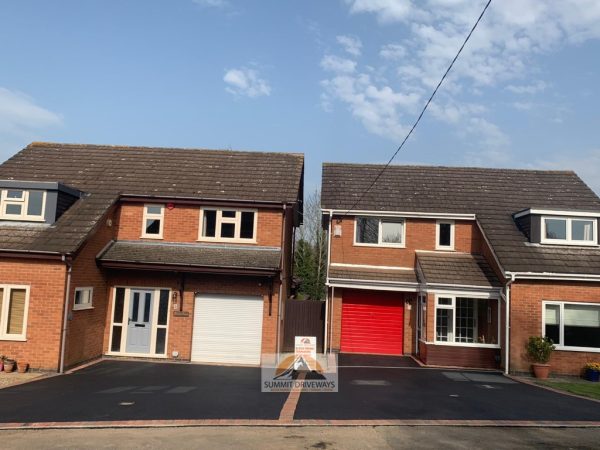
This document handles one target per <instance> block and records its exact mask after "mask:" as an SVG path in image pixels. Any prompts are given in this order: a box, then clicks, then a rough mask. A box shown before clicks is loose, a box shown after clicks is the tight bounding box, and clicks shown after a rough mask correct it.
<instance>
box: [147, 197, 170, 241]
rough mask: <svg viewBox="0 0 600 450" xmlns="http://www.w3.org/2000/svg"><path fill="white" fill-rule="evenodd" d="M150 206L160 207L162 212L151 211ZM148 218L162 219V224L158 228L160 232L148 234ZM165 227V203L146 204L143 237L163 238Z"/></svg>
mask: <svg viewBox="0 0 600 450" xmlns="http://www.w3.org/2000/svg"><path fill="white" fill-rule="evenodd" d="M148 208H160V214H156V213H149V212H148ZM148 219H158V220H160V226H159V230H158V234H148V233H146V221H147V220H148ZM164 228H165V205H162V204H157V203H148V204H145V205H144V216H143V218H142V237H143V238H146V239H162V238H163V230H164Z"/></svg>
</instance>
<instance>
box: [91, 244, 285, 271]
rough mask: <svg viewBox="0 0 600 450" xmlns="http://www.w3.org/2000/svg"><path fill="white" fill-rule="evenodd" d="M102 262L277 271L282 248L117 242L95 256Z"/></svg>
mask: <svg viewBox="0 0 600 450" xmlns="http://www.w3.org/2000/svg"><path fill="white" fill-rule="evenodd" d="M98 260H99V261H100V262H101V263H103V262H104V263H106V262H127V263H136V264H152V265H173V266H190V267H213V268H217V267H218V268H244V269H265V270H278V268H279V265H280V260H281V251H280V249H278V248H271V247H250V246H241V245H240V246H233V245H232V246H221V245H203V244H179V243H163V242H160V243H158V242H156V243H155V242H145V241H116V242H113V243H112V244H111V245H110V246H109V247H108V248H107V249H106V250H104V251H103V252H102V253H101V254H100V255H98Z"/></svg>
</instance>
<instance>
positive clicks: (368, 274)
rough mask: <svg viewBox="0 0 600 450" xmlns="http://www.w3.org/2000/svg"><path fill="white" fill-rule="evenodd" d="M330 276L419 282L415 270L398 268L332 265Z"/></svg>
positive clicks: (341, 278)
mask: <svg viewBox="0 0 600 450" xmlns="http://www.w3.org/2000/svg"><path fill="white" fill-rule="evenodd" d="M329 278H335V279H340V280H365V281H388V282H396V283H417V276H416V274H415V271H414V270H412V269H410V270H402V269H400V270H398V269H392V270H389V269H370V268H369V269H367V268H362V267H361V268H357V267H347V266H333V265H332V266H331V267H330V268H329Z"/></svg>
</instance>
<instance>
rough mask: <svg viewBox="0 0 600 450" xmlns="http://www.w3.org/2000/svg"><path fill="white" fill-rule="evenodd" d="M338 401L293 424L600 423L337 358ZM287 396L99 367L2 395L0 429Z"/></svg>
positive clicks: (215, 415)
mask: <svg viewBox="0 0 600 450" xmlns="http://www.w3.org/2000/svg"><path fill="white" fill-rule="evenodd" d="M340 365H341V366H342V367H340V368H339V392H338V393H307V392H304V393H302V394H301V395H300V398H299V401H298V404H297V406H296V409H295V414H294V419H296V420H297V419H354V420H360V419H371V420H376V419H383V420H387V419H399V420H402V419H405V420H406V419H409V420H410V419H417V420H437V419H449V420H534V421H538V420H553V421H554V420H556V421H600V404H598V403H596V402H593V401H588V400H583V399H578V398H574V397H569V396H565V395H561V394H557V393H554V392H550V391H547V390H544V389H540V388H537V387H534V386H529V385H525V384H521V383H517V382H514V381H512V380H510V379H508V378H505V377H503V376H502V375H501V374H498V373H490V372H472V371H453V370H442V369H426V368H421V367H418V366H417V365H416V364H414V362H413V361H412V360H410V359H407V360H404V359H402V360H401V359H397V360H392V359H388V358H385V357H384V358H381V357H376V358H373V359H370V358H368V357H366V358H365V357H342V358H340ZM287 398H288V394H287V393H281V394H275V393H261V391H260V369H259V368H249V367H219V366H203V365H195V364H168V363H151V362H132V361H114V360H108V361H102V362H100V363H98V364H95V365H93V366H90V367H87V368H85V369H82V370H80V371H77V372H75V373H73V374H69V375H63V376H56V377H52V378H47V379H42V380H39V381H34V382H32V383H29V384H24V385H20V386H14V387H10V388H6V389H0V423H9V422H11V423H15V422H17V423H20V422H81V421H123V420H152V419H156V420H160V419H162V420H177V419H180V420H185V419H190V420H199V419H263V420H265V419H267V420H268V419H270V420H277V419H278V418H279V416H280V413H281V411H282V408H283V405H284V403H285V401H286V399H287Z"/></svg>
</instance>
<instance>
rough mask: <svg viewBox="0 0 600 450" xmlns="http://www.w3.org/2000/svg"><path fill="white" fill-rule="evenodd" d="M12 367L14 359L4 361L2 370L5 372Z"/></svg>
mask: <svg viewBox="0 0 600 450" xmlns="http://www.w3.org/2000/svg"><path fill="white" fill-rule="evenodd" d="M14 368H15V362H14V361H4V371H5V372H12V371H13V369H14Z"/></svg>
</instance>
